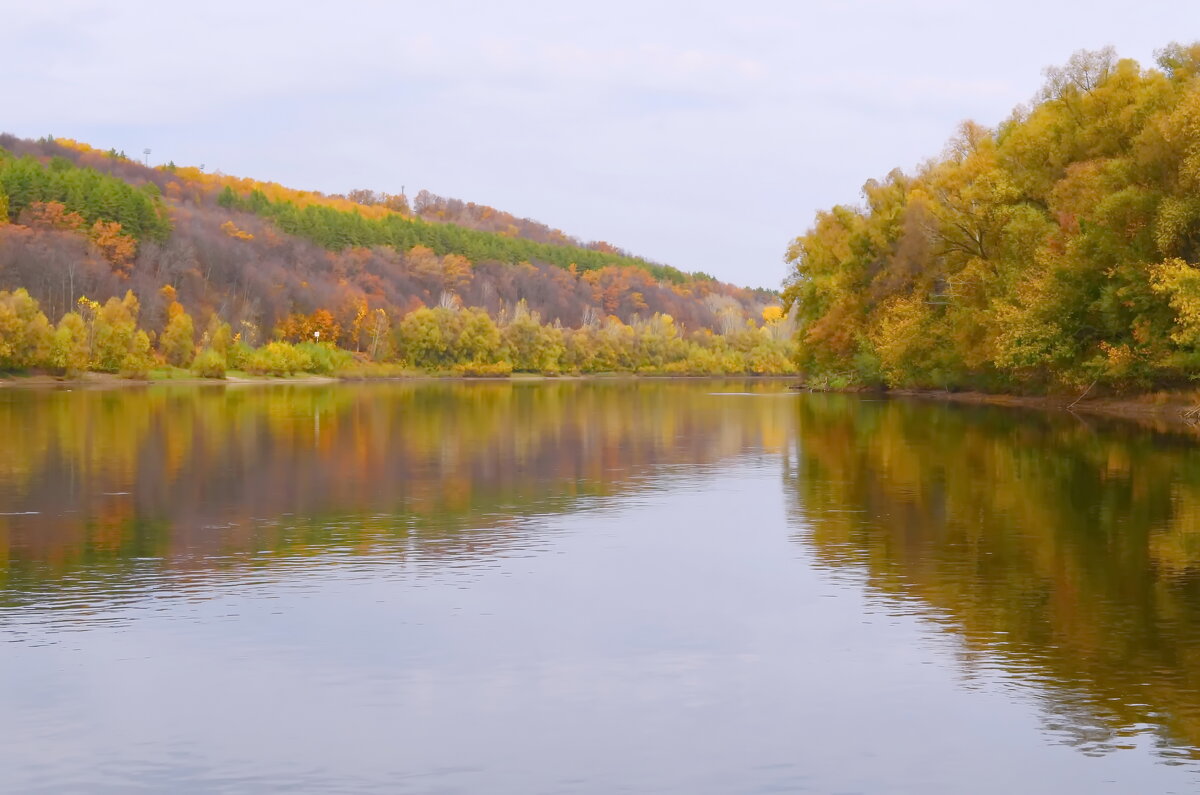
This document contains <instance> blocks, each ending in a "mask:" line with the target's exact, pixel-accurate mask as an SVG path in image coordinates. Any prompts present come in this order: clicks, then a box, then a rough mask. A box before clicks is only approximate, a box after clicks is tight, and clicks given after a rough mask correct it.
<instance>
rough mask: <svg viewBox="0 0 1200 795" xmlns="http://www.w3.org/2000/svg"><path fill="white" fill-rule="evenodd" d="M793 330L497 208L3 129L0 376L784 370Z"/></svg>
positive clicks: (733, 299)
mask: <svg viewBox="0 0 1200 795" xmlns="http://www.w3.org/2000/svg"><path fill="white" fill-rule="evenodd" d="M792 337H793V333H792V329H791V326H790V324H789V323H788V321H787V320H786V318H784V316H783V313H782V311H781V309H780V307H779V299H778V296H777V294H775V293H772V292H771V291H768V290H754V289H745V288H739V287H734V286H732V285H729V284H724V283H721V282H718V281H717V280H715V279H713V278H712V277H710V276H708V275H706V274H703V273H684V272H683V271H680V270H678V269H676V268H673V267H670V266H666V265H661V264H658V263H654V262H650V261H647V260H645V259H642V258H639V257H636V256H632V255H630V254H628V253H626V252H624V251H622V250H620V249H618V248H617V247H615V246H613V245H611V244H608V243H604V242H593V243H584V242H582V241H579V240H577V239H575V238H572V237H569V236H567V235H566V234H565V233H563V232H561V231H559V230H556V229H552V228H550V227H548V226H546V225H544V224H540V223H538V222H535V221H531V220H529V219H521V218H517V217H515V216H512V215H510V214H508V213H504V212H502V211H499V210H496V209H494V208H491V207H485V206H480V205H475V204H472V203H466V202H462V201H459V200H456V199H447V198H443V197H439V196H435V195H433V194H430V193H429V192H427V191H421V192H420V193H419V194H417V196H416V197H415V200H414V201H413V202H412V204H411V206H410V203H409V201H408V198H407V197H406V196H404V195H395V194H387V193H378V192H375V191H371V190H354V191H350V192H348V193H347V194H346V195H344V196H341V195H339V196H327V195H323V194H319V193H313V192H305V191H296V190H291V189H288V188H284V187H282V186H280V185H276V184H271V183H262V182H256V181H253V180H249V179H239V178H234V177H229V176H226V175H223V174H213V173H205V172H204V171H203V170H201V169H200V168H185V167H177V166H175V165H174V164H173V163H168V164H166V165H163V166H158V167H154V168H151V167H148V166H146V165H143V164H140V163H138V162H136V161H134V160H132V159H130V158H129V157H127V156H125V155H124V153H121V152H116V151H109V152H103V151H98V150H96V149H93V148H92V147H89V146H88V145H86V144H82V143H78V142H75V141H72V140H67V139H61V138H54V137H46V138H44V139H41V140H38V141H29V140H21V139H17V138H14V137H12V136H0V371H10V372H12V371H16V372H22V371H24V372H29V371H45V372H48V373H51V374H57V375H66V376H77V375H80V374H82V373H85V372H88V371H96V372H108V373H116V374H121V375H123V376H125V377H127V378H131V379H144V378H147V377H179V376H180V375H190V376H200V377H211V378H221V377H224V376H225V374H226V372H228V371H240V372H243V373H246V374H252V375H260V376H262V375H271V376H287V375H294V374H298V373H315V374H321V375H339V376H345V377H371V376H391V375H398V374H404V373H409V372H426V373H438V374H457V375H467V376H503V375H507V374H509V373H511V372H514V371H517V372H536V373H544V374H557V373H593V372H639V373H657V374H709V375H711V374H725V373H746V374H778V373H785V372H789V371H791V370H792V369H793V368H794V364H793V360H794V352H793V350H792Z"/></svg>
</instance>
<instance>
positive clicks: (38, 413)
mask: <svg viewBox="0 0 1200 795" xmlns="http://www.w3.org/2000/svg"><path fill="white" fill-rule="evenodd" d="M0 715H2V716H3V719H2V720H0V790H2V791H4V792H138V791H147V792H164V791H169V792H246V791H256V792H258V791H289V792H331V791H338V792H396V793H476V792H488V793H559V792H563V793H572V792H577V793H614V792H637V793H642V792H671V793H674V792H680V793H734V792H736V793H780V792H814V793H832V792H838V793H853V792H862V793H913V792H921V793H961V792H973V793H993V792H994V793H1010V792H1023V793H1041V792H1045V793H1064V792H1068V793H1070V792H1079V793H1093V792H1112V793H1131V792H1137V793H1157V792H1179V793H1183V792H1193V791H1196V790H1197V789H1200V445H1197V443H1196V441H1195V440H1194V439H1193V438H1192V437H1190V436H1188V435H1186V434H1176V435H1170V434H1162V433H1155V432H1152V431H1148V430H1143V429H1140V428H1137V427H1134V426H1131V425H1125V424H1121V423H1116V422H1113V423H1109V422H1102V421H1098V420H1094V419H1087V420H1081V419H1079V418H1076V417H1073V416H1071V415H1069V414H1048V413H1039V412H1032V411H1020V410H1009V409H1000V408H990V407H974V406H950V405H938V404H931V403H918V402H909V401H903V400H879V399H864V398H860V397H856V396H846V395H807V394H796V393H793V392H789V391H787V390H786V388H785V386H784V385H783V384H782V383H770V382H753V381H749V382H743V381H656V380H642V381H628V380H621V381H612V382H605V381H594V382H570V381H567V382H553V381H551V382H544V383H507V382H480V383H446V382H429V383H390V384H368V385H361V386H358V385H345V384H337V385H329V386H325V385H321V386H318V385H280V386H246V387H234V386H229V387H224V386H217V387H211V388H210V387H171V386H165V385H164V386H155V387H151V388H148V389H145V390H132V389H131V390H120V391H86V390H85V391H79V390H76V391H55V392H35V391H20V390H8V391H0Z"/></svg>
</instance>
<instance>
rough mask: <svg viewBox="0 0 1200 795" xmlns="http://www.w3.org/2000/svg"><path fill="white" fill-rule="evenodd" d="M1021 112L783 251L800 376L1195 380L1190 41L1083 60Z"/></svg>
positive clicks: (1022, 385) (1198, 225) (1053, 382)
mask: <svg viewBox="0 0 1200 795" xmlns="http://www.w3.org/2000/svg"><path fill="white" fill-rule="evenodd" d="M1046 75H1047V80H1046V84H1045V86H1044V87H1043V88H1042V90H1041V92H1040V93H1039V94H1038V96H1037V98H1036V100H1035V101H1034V102H1033V103H1032V105H1031V107H1027V108H1019V109H1018V110H1016V111H1015V112H1014V113H1013V114H1012V116H1011V117H1010V118H1009V119H1007V120H1006V121H1004V122H1003V123H1002V124H1000V125H999V126H998V127H997V128H995V129H988V128H985V127H983V126H981V125H978V124H975V123H971V122H968V123H965V124H963V125H962V127H961V129H960V130H959V131H958V134H957V135H956V136H955V137H954V138H953V139H952V140H951V142H950V144H949V146H948V147H947V149H946V151H945V152H944V154H943V155H942V156H941V157H940V158H937V159H934V160H932V161H930V162H929V163H927V164H926V165H924V166H923V167H921V168H920V169H919V170H918V171H917V172H916V173H915V174H905V173H902V172H900V171H893V172H892V173H891V174H888V175H887V176H886V177H885V178H884V179H882V180H879V181H876V180H872V181H870V182H868V183H867V184H866V186H865V187H864V189H863V194H864V198H865V204H864V205H862V206H839V207H834V208H833V209H831V210H829V211H826V212H822V213H820V214H818V216H817V219H816V223H815V225H814V226H813V227H812V228H811V229H810V230H809V231H808V232H807V233H805V234H804V235H802V236H801V237H799V238H797V239H796V241H795V242H794V243H793V245H792V247H791V249H790V251H789V259H790V261H791V262H792V264H793V267H794V271H793V273H792V275H791V277H790V283H789V285H788V287H787V289H786V291H785V294H784V295H785V299H786V301H787V302H788V303H789V304H790V305H793V306H795V307H796V311H797V313H798V314H797V317H798V322H799V335H800V336H799V343H800V346H801V357H802V366H803V367H804V369H805V370H807V372H808V373H809V377H810V378H811V379H814V380H825V381H828V382H830V383H833V384H847V383H855V382H857V383H886V384H889V385H892V386H906V387H936V388H960V387H976V388H983V389H993V390H1009V389H1019V390H1043V389H1056V388H1058V389H1062V388H1071V389H1075V388H1079V389H1083V388H1085V387H1087V386H1088V385H1091V384H1094V383H1098V384H1100V385H1107V386H1109V387H1111V388H1146V387H1149V386H1158V385H1162V386H1166V385H1185V384H1189V383H1192V382H1193V381H1194V379H1195V378H1196V376H1197V375H1198V374H1200V44H1193V45H1191V46H1180V45H1174V44H1173V45H1170V46H1168V47H1166V48H1165V49H1163V50H1162V51H1160V52H1159V53H1158V58H1157V68H1149V69H1144V68H1142V67H1141V66H1139V65H1138V64H1137V63H1136V62H1135V61H1132V60H1118V58H1117V57H1116V55H1115V54H1114V53H1113V52H1112V50H1111V49H1109V50H1102V51H1099V52H1080V53H1077V54H1076V55H1075V56H1073V57H1072V58H1071V59H1070V61H1069V62H1068V63H1067V64H1066V65H1065V66H1063V67H1061V68H1051V69H1047V70H1046Z"/></svg>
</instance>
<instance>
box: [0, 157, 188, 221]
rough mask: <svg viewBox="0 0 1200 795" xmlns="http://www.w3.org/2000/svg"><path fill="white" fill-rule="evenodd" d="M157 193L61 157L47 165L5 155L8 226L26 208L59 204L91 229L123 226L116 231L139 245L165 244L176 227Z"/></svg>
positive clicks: (0, 164)
mask: <svg viewBox="0 0 1200 795" xmlns="http://www.w3.org/2000/svg"><path fill="white" fill-rule="evenodd" d="M152 187H153V186H151V189H145V190H143V189H139V188H135V187H133V186H132V185H130V184H129V183H127V182H125V181H124V180H121V179H118V178H116V177H112V176H109V175H107V174H102V173H101V172H99V171H97V170H95V169H93V168H79V167H77V166H75V165H73V164H72V163H71V162H69V161H68V160H66V159H64V158H61V157H57V158H54V159H52V160H51V161H50V162H49V163H45V164H44V163H41V162H39V161H38V160H37V159H36V158H33V157H29V156H26V157H19V158H18V157H13V156H12V155H11V154H10V153H9V152H7V151H5V150H4V149H0V193H2V194H4V195H5V196H6V197H7V219H8V220H14V221H15V220H16V219H17V218H18V217H19V216H20V215H21V213H22V212H23V211H24V210H25V209H26V208H31V207H36V205H37V204H38V203H45V202H55V203H58V204H60V205H61V206H63V207H65V208H66V209H67V210H68V211H70V212H72V213H76V214H78V216H79V217H80V218H82V220H83V222H84V223H85V224H86V225H87V226H89V227H91V226H93V225H95V224H97V223H107V224H117V225H118V227H116V229H118V230H123V231H124V233H125V234H126V235H128V236H130V237H132V238H133V239H135V240H162V239H165V238H166V236H167V235H168V234H169V233H170V231H171V223H170V220H169V219H168V217H167V213H166V209H165V208H164V206H163V204H162V202H161V200H160V199H159V196H158V194H157V192H156V190H154V189H152ZM105 228H106V229H109V230H110V231H111V230H112V227H105Z"/></svg>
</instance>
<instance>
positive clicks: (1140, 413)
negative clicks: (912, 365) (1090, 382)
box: [886, 389, 1200, 430]
mask: <svg viewBox="0 0 1200 795" xmlns="http://www.w3.org/2000/svg"><path fill="white" fill-rule="evenodd" d="M886 394H888V395H895V396H901V397H908V398H917V399H920V400H938V401H943V402H950V403H967V404H973V405H986V406H1008V407H1014V408H1027V409H1038V410H1041V411H1059V412H1070V413H1073V414H1080V415H1082V414H1087V415H1094V416H1100V417H1114V418H1119V419H1125V420H1134V421H1137V422H1139V424H1142V425H1146V426H1148V427H1154V428H1157V429H1160V430H1161V429H1165V428H1168V427H1175V428H1179V427H1185V426H1194V425H1195V424H1196V420H1197V418H1196V417H1194V416H1192V413H1191V412H1192V411H1193V410H1194V409H1195V408H1196V407H1197V406H1200V390H1195V389H1183V390H1161V391H1156V392H1145V393H1140V394H1136V395H1096V396H1095V397H1091V396H1088V395H1084V396H1082V397H1080V396H1079V395H1037V396H1035V395H1004V394H992V393H988V392H946V391H941V390H921V389H894V390H890V391H888V392H887V393H886Z"/></svg>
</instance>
